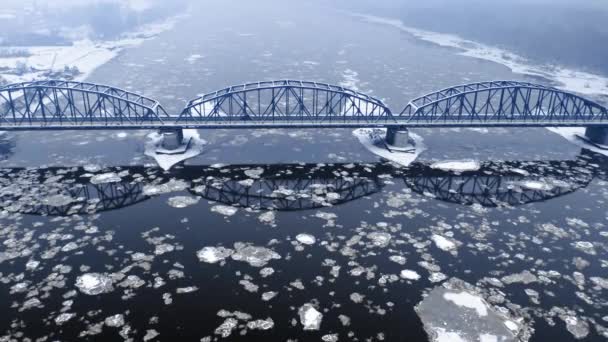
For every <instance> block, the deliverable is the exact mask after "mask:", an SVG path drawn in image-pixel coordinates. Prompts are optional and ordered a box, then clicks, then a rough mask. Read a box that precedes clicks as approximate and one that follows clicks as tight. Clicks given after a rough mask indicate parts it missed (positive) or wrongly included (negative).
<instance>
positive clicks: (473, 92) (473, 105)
mask: <svg viewBox="0 0 608 342" xmlns="http://www.w3.org/2000/svg"><path fill="white" fill-rule="evenodd" d="M401 119H405V120H406V121H407V125H408V126H424V127H432V126H605V125H608V110H607V109H606V108H605V107H603V106H601V105H599V104H597V103H595V102H593V101H590V100H588V99H585V98H583V97H580V96H578V95H575V94H572V93H568V92H565V91H562V90H559V89H556V88H552V87H548V86H543V85H538V84H532V83H526V82H517V81H494V82H483V83H473V84H466V85H461V86H456V87H450V88H446V89H443V90H440V91H438V92H435V93H432V94H428V95H424V96H422V97H419V98H417V99H415V100H413V101H411V102H410V103H409V104H408V105H407V106H406V107H405V109H404V110H403V111H402V112H401V114H400V121H401Z"/></svg>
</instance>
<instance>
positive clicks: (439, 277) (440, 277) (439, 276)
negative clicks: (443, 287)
mask: <svg viewBox="0 0 608 342" xmlns="http://www.w3.org/2000/svg"><path fill="white" fill-rule="evenodd" d="M447 278H448V277H447V276H446V275H445V274H443V273H441V272H433V273H431V275H430V276H429V281H430V282H431V283H439V282H441V281H444V280H446V279H447Z"/></svg>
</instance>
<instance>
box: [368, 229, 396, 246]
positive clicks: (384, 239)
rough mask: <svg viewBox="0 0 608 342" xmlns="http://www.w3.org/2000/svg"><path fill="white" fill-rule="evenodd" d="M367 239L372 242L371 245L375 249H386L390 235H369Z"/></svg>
mask: <svg viewBox="0 0 608 342" xmlns="http://www.w3.org/2000/svg"><path fill="white" fill-rule="evenodd" d="M367 237H368V238H369V239H370V240H372V243H373V245H374V246H376V247H386V246H388V243H389V242H390V241H391V234H389V233H384V232H373V233H369V234H367Z"/></svg>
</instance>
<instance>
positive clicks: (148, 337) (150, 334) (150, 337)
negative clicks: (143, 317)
mask: <svg viewBox="0 0 608 342" xmlns="http://www.w3.org/2000/svg"><path fill="white" fill-rule="evenodd" d="M158 335H160V333H159V332H158V331H156V330H154V329H149V330H146V335H144V342H146V341H150V340H153V339H155V338H156V337H157V336H158Z"/></svg>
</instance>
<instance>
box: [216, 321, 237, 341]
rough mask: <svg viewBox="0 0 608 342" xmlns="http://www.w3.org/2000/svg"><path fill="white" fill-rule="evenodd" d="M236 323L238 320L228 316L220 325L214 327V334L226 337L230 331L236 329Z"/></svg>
mask: <svg viewBox="0 0 608 342" xmlns="http://www.w3.org/2000/svg"><path fill="white" fill-rule="evenodd" d="M238 324H239V322H238V321H237V320H236V319H234V318H232V317H228V318H226V320H225V321H224V323H222V324H220V326H219V327H217V328H216V329H215V334H216V335H220V336H222V337H223V338H227V337H229V336H230V335H231V334H232V331H233V330H234V329H236V327H237V325H238Z"/></svg>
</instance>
